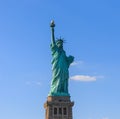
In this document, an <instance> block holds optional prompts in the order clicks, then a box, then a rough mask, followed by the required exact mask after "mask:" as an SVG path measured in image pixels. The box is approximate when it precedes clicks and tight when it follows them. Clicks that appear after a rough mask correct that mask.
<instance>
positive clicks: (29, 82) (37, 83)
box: [26, 81, 42, 86]
mask: <svg viewBox="0 0 120 119" xmlns="http://www.w3.org/2000/svg"><path fill="white" fill-rule="evenodd" d="M26 85H32V86H35V85H38V86H41V85H42V83H41V82H39V81H27V82H26Z"/></svg>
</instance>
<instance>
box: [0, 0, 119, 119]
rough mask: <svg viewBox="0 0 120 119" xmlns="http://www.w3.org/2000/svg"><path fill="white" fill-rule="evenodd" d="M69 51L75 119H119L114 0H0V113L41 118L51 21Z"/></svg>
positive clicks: (3, 118)
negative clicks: (71, 60)
mask: <svg viewBox="0 0 120 119" xmlns="http://www.w3.org/2000/svg"><path fill="white" fill-rule="evenodd" d="M52 19H54V20H55V23H56V27H55V36H56V38H59V37H60V36H61V37H63V38H64V39H65V40H66V43H65V44H64V49H65V51H66V54H67V55H73V56H74V57H75V62H74V63H73V64H72V65H71V67H70V81H69V92H70V94H71V100H73V101H74V102H75V105H74V107H73V117H74V119H120V113H119V110H120V93H119V91H120V75H119V74H120V73H119V71H120V2H119V1H118V0H114V1H113V0H109V1H108V0H90V1H89V0H84V1H80V0H74V1H73V0H70V1H67V0H66V1H63V0H60V1H56V0H51V1H50V0H34V1H33V0H19V1H18V0H10V1H9V0H4V1H3V0H1V1H0V119H8V118H9V119H43V118H44V116H45V114H44V113H45V111H44V108H43V104H44V103H45V101H46V98H47V95H48V92H49V90H50V81H51V52H50V47H49V46H50V38H51V37H50V35H51V34H50V33H51V31H50V27H49V24H50V21H51V20H52Z"/></svg>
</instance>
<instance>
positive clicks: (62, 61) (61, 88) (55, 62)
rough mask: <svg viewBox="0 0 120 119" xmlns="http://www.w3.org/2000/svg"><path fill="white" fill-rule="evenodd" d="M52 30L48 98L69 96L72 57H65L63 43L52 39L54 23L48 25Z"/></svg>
mask: <svg viewBox="0 0 120 119" xmlns="http://www.w3.org/2000/svg"><path fill="white" fill-rule="evenodd" d="M50 27H51V30H52V38H51V52H52V81H51V89H50V92H49V96H69V92H68V80H69V71H68V68H69V66H70V64H71V63H72V62H73V60H74V57H73V56H68V57H67V56H66V53H65V51H64V49H63V43H64V41H63V40H62V39H61V38H60V39H57V40H55V37H54V27H55V24H54V21H52V22H51V24H50Z"/></svg>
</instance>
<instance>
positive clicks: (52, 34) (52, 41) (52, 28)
mask: <svg viewBox="0 0 120 119" xmlns="http://www.w3.org/2000/svg"><path fill="white" fill-rule="evenodd" d="M51 30H52V33H51V43H52V45H55V36H54V27H51Z"/></svg>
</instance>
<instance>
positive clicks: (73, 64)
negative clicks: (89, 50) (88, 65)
mask: <svg viewBox="0 0 120 119" xmlns="http://www.w3.org/2000/svg"><path fill="white" fill-rule="evenodd" d="M83 63H84V62H83V61H74V62H73V63H72V64H71V66H76V65H79V64H83Z"/></svg>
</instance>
